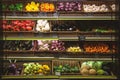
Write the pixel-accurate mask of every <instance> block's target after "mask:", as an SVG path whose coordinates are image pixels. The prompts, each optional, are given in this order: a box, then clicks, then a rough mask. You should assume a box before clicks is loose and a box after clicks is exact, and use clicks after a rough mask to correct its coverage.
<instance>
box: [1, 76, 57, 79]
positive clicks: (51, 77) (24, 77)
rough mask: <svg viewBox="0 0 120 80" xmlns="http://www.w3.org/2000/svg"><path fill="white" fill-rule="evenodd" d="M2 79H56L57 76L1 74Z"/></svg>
mask: <svg viewBox="0 0 120 80" xmlns="http://www.w3.org/2000/svg"><path fill="white" fill-rule="evenodd" d="M2 79H58V76H55V75H47V76H41V75H38V76H36V75H33V76H24V75H20V76H8V75H6V76H2Z"/></svg>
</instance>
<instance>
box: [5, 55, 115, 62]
mask: <svg viewBox="0 0 120 80" xmlns="http://www.w3.org/2000/svg"><path fill="white" fill-rule="evenodd" d="M3 59H4V60H10V59H11V60H17V61H39V60H43V61H44V60H80V61H87V60H89V61H90V60H93V61H109V62H113V61H115V59H114V58H111V56H110V57H107V58H106V57H102V58H100V57H98V56H96V57H94V58H92V57H89V58H86V57H81V58H79V57H46V56H45V57H39V56H34V57H33V56H31V57H28V56H22V57H20V56H19V57H16V56H14V57H12V56H11V57H10V56H8V57H4V58H3Z"/></svg>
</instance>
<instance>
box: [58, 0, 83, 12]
mask: <svg viewBox="0 0 120 80" xmlns="http://www.w3.org/2000/svg"><path fill="white" fill-rule="evenodd" d="M57 10H58V11H81V10H82V4H81V2H77V1H76V2H58V3H57Z"/></svg>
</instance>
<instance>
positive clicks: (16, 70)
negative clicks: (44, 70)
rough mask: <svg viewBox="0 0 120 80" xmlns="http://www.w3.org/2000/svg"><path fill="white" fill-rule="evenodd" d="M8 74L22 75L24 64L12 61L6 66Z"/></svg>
mask: <svg viewBox="0 0 120 80" xmlns="http://www.w3.org/2000/svg"><path fill="white" fill-rule="evenodd" d="M6 71H7V75H21V72H22V66H20V65H19V66H18V65H16V64H15V63H11V64H9V65H8V66H7V68H6Z"/></svg>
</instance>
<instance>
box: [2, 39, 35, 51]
mask: <svg viewBox="0 0 120 80" xmlns="http://www.w3.org/2000/svg"><path fill="white" fill-rule="evenodd" d="M32 47H33V45H32V41H30V40H29V41H27V40H25V41H21V40H14V41H9V40H8V41H5V42H4V46H3V49H4V50H10V51H24V50H32Z"/></svg>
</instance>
